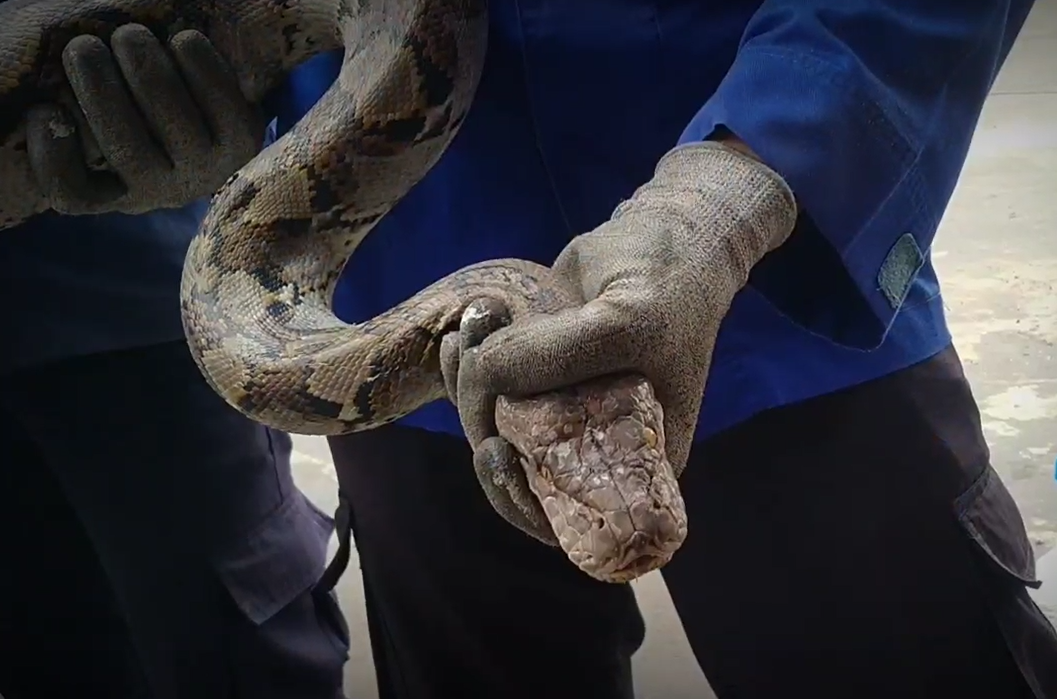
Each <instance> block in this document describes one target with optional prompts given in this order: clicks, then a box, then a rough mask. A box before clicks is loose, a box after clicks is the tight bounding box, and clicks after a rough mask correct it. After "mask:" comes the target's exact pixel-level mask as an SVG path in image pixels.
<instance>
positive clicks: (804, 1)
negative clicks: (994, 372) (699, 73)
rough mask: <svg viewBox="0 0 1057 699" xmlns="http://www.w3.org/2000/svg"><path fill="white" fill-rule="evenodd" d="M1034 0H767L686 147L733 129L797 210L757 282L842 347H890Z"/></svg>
mask: <svg viewBox="0 0 1057 699" xmlns="http://www.w3.org/2000/svg"><path fill="white" fill-rule="evenodd" d="M1032 4H1033V3H1032V1H1031V0H1004V1H1003V0H888V1H887V2H882V1H881V0H764V2H763V3H762V4H761V6H760V8H759V10H757V12H756V13H755V14H754V16H753V18H752V19H751V21H750V22H749V24H748V26H747V27H746V30H745V33H744V35H743V37H742V41H741V44H740V46H739V49H738V53H737V56H736V58H735V60H734V62H733V64H732V65H731V67H730V69H729V71H728V73H727V75H726V77H725V78H724V80H723V81H722V83H721V84H720V86H719V88H718V89H717V90H716V92H715V93H714V95H713V96H712V97H711V98H710V99H709V100H708V102H706V103H705V105H704V106H703V107H702V108H701V109H700V111H699V112H698V113H697V115H696V116H695V117H694V118H693V120H692V121H691V122H690V124H689V125H688V126H687V127H686V129H685V131H684V133H683V135H682V138H681V139H680V144H682V143H687V142H692V141H699V140H704V139H707V138H709V137H710V136H712V135H714V134H715V133H716V132H717V131H718V132H722V131H723V130H727V131H729V132H731V133H733V134H734V135H736V136H737V137H738V138H740V139H741V140H743V141H744V142H745V143H747V144H748V145H749V147H750V148H752V149H753V150H754V151H755V152H756V153H757V154H758V155H759V156H760V158H761V159H762V160H763V161H764V162H766V163H767V164H768V165H770V166H771V167H772V168H774V169H775V170H776V171H777V172H778V173H779V174H781V175H782V176H783V177H784V178H785V180H786V181H787V182H788V183H789V185H790V186H791V187H792V189H793V191H794V193H795V195H796V198H797V201H798V202H799V205H800V209H801V212H802V216H801V222H800V225H798V227H797V230H796V232H795V233H794V234H793V236H792V237H791V238H790V240H789V241H788V242H787V244H786V245H785V246H783V247H782V248H780V249H779V250H778V251H776V253H772V255H770V256H768V258H767V259H765V260H764V261H763V262H761V264H760V265H758V267H757V269H756V270H754V273H753V277H752V280H751V284H752V285H753V286H754V287H755V288H757V289H758V290H759V291H761V292H762V293H763V294H764V295H765V296H766V297H767V298H768V299H769V300H770V301H771V303H773V304H775V305H776V306H778V307H779V309H780V310H782V311H783V312H785V313H786V314H787V315H789V316H790V317H792V319H793V320H795V321H796V322H799V323H801V324H802V325H805V326H808V327H809V328H810V329H811V330H812V331H814V332H818V333H820V334H822V335H824V336H826V337H828V338H829V339H831V340H833V341H835V342H838V343H840V344H844V345H849V346H853V347H858V348H862V349H870V348H874V347H876V346H877V345H879V344H880V343H881V341H882V340H883V339H884V336H885V334H886V332H887V330H888V328H889V327H890V326H891V323H892V321H893V319H894V317H895V315H896V313H897V311H898V310H899V308H900V307H901V305H902V304H903V302H904V300H905V299H906V295H907V293H908V291H909V290H910V288H911V286H912V282H913V281H914V279H915V277H916V276H917V274H918V272H919V271H920V269H921V267H922V266H923V264H924V263H925V257H926V255H927V251H928V249H929V247H930V246H931V244H932V240H933V238H934V236H935V232H936V228H937V226H938V224H939V221H940V218H941V216H942V215H943V212H944V209H945V208H946V206H947V203H948V201H949V199H950V196H951V193H952V192H953V190H954V185H955V183H956V181H957V179H958V176H959V173H960V171H961V168H962V166H963V164H964V161H965V156H966V153H967V152H968V148H969V143H970V140H971V139H972V135H973V131H974V129H975V126H976V122H977V120H978V118H979V115H980V112H981V109H982V107H983V103H984V99H985V98H986V96H987V93H988V91H989V90H990V88H991V84H992V82H993V81H994V78H995V77H996V75H997V73H998V69H999V68H1000V66H1001V64H1002V62H1003V61H1004V59H1005V57H1006V55H1007V54H1008V52H1009V49H1010V47H1011V45H1012V43H1013V40H1014V39H1015V38H1016V36H1017V34H1018V33H1019V31H1020V28H1021V27H1022V25H1023V23H1024V20H1025V19H1026V17H1027V14H1028V12H1029V10H1030V9H1031V6H1032Z"/></svg>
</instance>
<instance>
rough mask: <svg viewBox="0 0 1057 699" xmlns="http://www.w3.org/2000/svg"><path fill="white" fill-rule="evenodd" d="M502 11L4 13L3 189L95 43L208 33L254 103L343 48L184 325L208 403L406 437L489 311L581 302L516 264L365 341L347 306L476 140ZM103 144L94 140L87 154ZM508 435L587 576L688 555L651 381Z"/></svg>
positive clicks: (196, 269) (220, 248)
mask: <svg viewBox="0 0 1057 699" xmlns="http://www.w3.org/2000/svg"><path fill="white" fill-rule="evenodd" d="M486 2H487V0H7V2H5V3H3V4H0V176H3V177H22V178H28V177H30V176H31V173H30V171H29V169H28V165H27V158H26V155H25V129H24V125H23V123H24V122H23V115H24V113H25V111H26V110H27V109H28V107H29V106H30V105H32V104H34V103H37V102H41V101H46V100H52V101H55V100H58V101H60V102H63V103H64V104H66V105H68V106H69V105H71V104H72V103H71V101H70V100H71V98H70V93H69V88H68V86H67V85H66V84H65V78H64V75H63V72H62V62H61V54H62V50H63V47H64V46H65V45H66V43H67V42H68V41H69V40H70V39H72V38H73V37H74V36H76V35H78V34H95V35H97V36H101V37H103V38H104V39H106V38H107V37H108V36H109V34H110V33H111V32H113V30H114V29H115V28H116V27H118V26H120V25H122V24H126V23H139V24H142V25H145V26H147V27H149V28H150V29H151V30H152V31H153V32H154V33H155V34H156V35H157V36H159V37H161V38H167V37H171V36H172V35H173V34H175V33H176V32H178V31H180V30H183V29H197V30H199V31H201V32H202V33H204V34H205V35H206V36H208V37H209V38H210V39H211V40H212V41H213V43H214V45H215V46H216V47H217V49H218V50H219V51H220V52H221V53H222V54H223V55H224V57H225V58H226V59H228V60H229V61H230V63H231V64H232V67H233V68H234V69H235V71H236V72H237V74H238V76H239V80H240V84H241V86H242V89H243V92H244V93H245V95H246V96H247V97H248V98H249V99H250V100H251V101H255V102H256V101H259V100H261V99H262V97H263V96H264V95H265V94H267V92H268V91H269V90H271V89H272V88H274V87H275V86H277V85H278V84H279V83H280V82H281V80H282V79H283V78H284V77H285V76H286V75H287V74H288V73H289V72H290V71H291V70H292V69H293V68H294V67H296V66H297V65H299V64H300V63H302V62H304V61H305V60H306V59H308V58H310V57H311V56H313V55H316V54H318V53H321V52H324V51H329V50H333V49H339V48H344V49H345V58H344V63H343V65H342V68H341V72H340V76H339V78H338V79H337V81H336V82H335V84H334V85H333V86H332V87H331V88H330V89H329V91H328V92H327V93H326V94H325V95H324V96H323V98H322V99H321V100H320V101H319V102H318V103H317V104H316V106H315V107H314V108H313V109H312V110H311V111H310V112H309V113H308V114H307V115H306V116H305V117H304V118H303V119H302V120H301V121H300V122H299V123H298V124H297V125H296V126H295V127H294V128H293V129H292V130H291V131H290V132H289V133H287V134H286V135H285V136H283V137H282V138H281V139H280V140H279V141H278V142H276V143H275V144H273V145H271V146H269V147H268V148H266V149H265V150H264V151H262V152H261V153H260V154H259V155H258V156H257V157H256V158H255V159H254V160H252V161H251V162H250V163H248V164H247V165H245V166H244V167H243V168H242V169H241V170H240V171H238V172H237V173H235V174H234V175H233V176H232V177H231V178H230V179H229V180H228V182H227V183H226V184H225V185H224V186H223V187H222V188H221V189H220V190H219V191H218V192H217V193H216V194H215V196H214V198H213V201H212V204H211V206H210V208H209V211H208V213H207V215H206V218H205V220H204V222H203V224H202V227H201V229H200V231H199V233H198V235H197V236H196V237H195V239H194V240H193V242H192V244H191V246H190V249H189V251H188V254H187V258H186V262H185V266H184V273H183V280H182V288H181V306H182V315H183V321H184V328H185V333H186V336H187V340H188V344H189V347H190V349H191V352H192V354H193V355H194V358H195V361H196V362H197V363H198V366H199V368H200V369H201V370H202V372H203V374H204V375H205V377H206V379H207V380H208V381H209V383H210V385H211V386H212V387H213V388H214V390H216V391H217V392H218V393H219V394H220V395H221V396H222V397H223V398H224V399H225V400H226V401H227V402H228V403H230V404H231V405H232V406H234V407H235V408H237V409H238V410H239V411H241V412H242V413H244V414H245V415H247V416H249V417H250V418H252V419H253V420H255V421H258V422H260V423H263V424H266V425H269V426H271V427H274V428H276V429H279V430H284V431H287V432H292V433H300V434H311V435H337V434H343V433H348V432H353V431H358V430H366V429H370V428H373V427H376V426H379V425H381V424H384V423H388V422H391V421H393V420H396V419H398V418H400V417H402V416H404V415H406V414H408V413H410V412H412V411H414V410H416V409H417V408H419V407H421V406H422V405H425V404H426V403H429V402H432V401H434V400H438V399H443V398H445V397H447V392H446V391H445V385H444V381H443V378H442V376H441V372H440V359H439V354H440V344H441V340H442V338H443V337H444V336H445V335H446V334H447V333H450V332H452V331H456V330H458V328H459V325H460V322H461V320H462V318H463V314H464V311H466V309H467V308H468V306H469V305H470V304H471V303H472V302H473V301H474V300H475V299H478V298H481V297H486V298H496V299H500V300H502V301H503V302H504V303H505V304H506V305H507V306H508V307H509V308H510V310H511V311H512V315H513V317H514V318H516V317H518V316H521V315H523V314H532V313H551V312H554V311H557V310H560V309H562V308H566V307H569V306H570V305H572V304H575V303H576V302H577V298H576V294H574V293H572V292H571V291H570V290H569V289H566V288H564V287H563V286H562V285H561V284H559V283H558V282H556V281H555V279H553V278H552V277H551V276H550V275H549V270H548V268H546V267H543V266H540V265H537V264H533V263H529V262H524V261H519V260H497V261H490V262H484V263H481V264H477V265H473V266H470V267H467V268H464V269H462V270H459V271H457V272H455V273H453V274H451V275H449V276H447V277H445V278H444V279H441V280H440V281H437V282H436V283H434V284H432V285H431V286H429V287H428V288H426V289H424V290H423V291H421V292H419V293H418V294H416V295H415V296H414V297H412V298H410V299H408V300H407V301H405V302H404V303H401V304H399V305H398V306H396V307H394V308H393V309H391V310H389V311H388V312H386V313H384V314H382V315H380V316H378V317H375V318H373V319H372V320H370V321H367V322H365V323H361V324H358V325H351V326H350V325H347V324H345V323H343V322H342V321H340V320H338V319H337V318H336V317H335V315H334V314H333V312H332V311H331V308H330V299H331V295H332V292H333V289H334V286H335V284H336V282H337V279H338V276H339V274H340V273H341V271H342V268H343V267H344V265H345V262H346V261H347V259H348V258H349V257H350V255H351V254H352V253H353V251H354V250H355V248H356V247H357V245H358V244H359V243H360V242H361V241H362V240H363V238H364V236H366V235H367V234H368V232H369V231H370V230H371V229H372V227H373V226H374V225H375V224H376V223H377V222H378V221H379V220H380V219H381V218H382V217H383V216H384V215H385V214H386V213H387V212H388V211H389V210H390V209H391V208H392V207H393V206H394V205H395V204H396V203H397V202H398V201H399V200H400V199H401V198H402V197H403V196H404V195H405V194H406V193H407V192H408V191H409V190H410V189H411V187H413V186H414V185H415V183H417V182H418V181H419V180H420V179H421V178H422V177H424V176H425V175H426V173H427V172H428V171H429V170H430V168H431V167H432V166H433V165H434V164H435V163H436V162H437V160H438V159H439V158H440V156H441V155H442V153H443V152H444V151H445V149H446V148H447V146H448V144H449V143H450V141H451V140H452V138H453V137H454V136H455V134H456V132H457V131H458V129H459V126H460V125H461V123H462V122H463V120H464V118H465V116H466V114H467V112H468V110H469V108H470V104H471V102H472V99H473V96H474V93H475V91H476V88H477V84H478V82H479V78H480V74H481V71H482V68H483V64H484V55H485V47H486V39H487V31H488V22H487V6H486ZM90 146H91V142H90V139H88V138H86V139H85V147H86V153H89V152H90ZM104 167H105V164H104ZM9 181H10V182H14V181H15V180H14V179H12V180H9ZM24 181H25V180H24ZM23 204H24V209H23V210H19V211H2V212H0V228H10V227H12V226H14V225H16V224H17V223H19V222H20V221H22V220H25V219H26V218H28V217H29V216H32V215H34V214H36V213H39V212H40V211H43V210H46V208H47V202H45V201H42V200H37V199H33V198H32V197H26V198H25V199H24V200H23ZM413 254H414V253H413ZM417 254H429V252H428V251H419V252H418V253H417ZM496 417H497V424H498V426H499V429H500V434H501V435H502V436H504V437H505V438H507V439H508V441H510V443H511V444H512V445H513V446H514V447H515V448H516V449H517V451H518V453H519V456H520V459H521V463H522V466H523V467H524V469H525V472H526V476H527V484H528V486H529V488H530V489H531V490H532V492H533V494H534V496H535V497H536V498H538V500H539V502H540V504H541V507H542V510H543V512H544V513H545V515H546V517H547V519H548V521H549V523H550V525H551V527H552V529H553V530H554V533H555V536H556V539H557V541H558V543H559V544H560V545H561V547H562V548H563V549H564V550H565V552H566V553H567V554H568V556H569V557H570V558H571V559H572V560H573V562H574V563H575V564H576V565H578V566H579V567H580V568H581V569H582V570H583V571H584V572H586V573H588V574H589V575H592V576H593V577H595V578H597V579H600V580H606V581H615V582H619V581H626V580H629V579H632V578H635V577H638V576H639V575H641V574H643V573H645V572H647V571H649V570H652V569H655V568H657V567H659V566H660V565H663V564H664V563H665V562H666V561H667V560H668V559H669V558H670V557H671V555H672V554H673V553H674V551H675V550H676V549H677V548H678V547H679V546H680V545H681V543H682V541H683V539H684V537H685V535H686V531H687V526H686V525H687V522H686V514H685V509H684V504H683V501H682V498H681V496H680V493H679V489H678V485H677V482H676V480H675V475H674V473H673V471H672V468H671V466H670V465H669V464H668V461H667V459H666V458H665V455H664V436H663V428H662V412H661V408H660V405H659V404H658V403H657V401H656V400H655V399H654V397H653V393H652V390H651V389H650V387H649V385H648V383H646V382H645V380H643V379H641V378H636V377H627V376H625V377H611V378H606V379H601V380H598V381H594V382H589V383H587V384H583V385H581V386H576V387H571V388H569V389H566V390H564V391H557V392H554V393H551V394H547V395H543V396H536V397H530V398H503V399H502V400H500V402H499V405H498V407H497V413H496ZM379 467H380V468H382V467H384V464H379ZM484 485H485V486H486V488H487V486H488V484H487V483H484ZM493 487H499V486H493ZM504 487H507V488H511V487H514V486H513V485H512V484H506V485H505V486H504Z"/></svg>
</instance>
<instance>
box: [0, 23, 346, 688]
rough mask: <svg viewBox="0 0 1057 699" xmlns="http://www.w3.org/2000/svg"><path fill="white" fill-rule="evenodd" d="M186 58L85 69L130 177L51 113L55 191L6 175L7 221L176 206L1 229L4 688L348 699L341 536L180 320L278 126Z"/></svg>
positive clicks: (47, 122)
mask: <svg viewBox="0 0 1057 699" xmlns="http://www.w3.org/2000/svg"><path fill="white" fill-rule="evenodd" d="M28 7H30V8H31V9H32V6H28ZM169 48H171V52H167V51H166V48H165V47H164V46H162V45H161V44H160V43H159V42H158V41H156V40H155V39H154V38H153V37H152V36H151V35H150V33H149V32H148V31H147V30H146V29H145V28H143V27H137V26H134V25H130V26H127V27H123V28H121V29H119V30H118V31H117V32H115V34H114V36H113V38H112V40H111V42H110V47H109V50H108V47H107V45H106V44H104V43H103V42H101V41H100V40H98V39H94V38H92V37H78V38H75V39H74V40H73V41H71V42H70V45H69V46H68V47H67V50H66V52H65V58H66V69H67V72H68V74H69V77H70V82H71V84H72V85H73V86H74V87H75V89H76V90H77V96H78V97H79V107H80V109H81V110H82V111H83V112H84V115H85V118H86V121H87V124H86V126H87V127H88V128H90V129H91V131H92V133H93V134H95V135H96V137H97V138H96V140H97V141H98V145H99V149H100V151H101V152H102V153H103V155H104V156H105V157H106V160H107V162H108V163H109V164H110V166H111V168H112V170H114V171H116V172H117V173H118V174H119V175H120V179H118V178H114V177H107V176H104V175H103V174H102V173H95V174H90V173H89V172H88V168H87V164H86V162H85V156H84V155H82V154H81V150H80V145H79V143H80V141H79V140H78V139H76V138H75V137H74V134H76V129H70V128H65V129H64V128H56V125H58V126H59V127H61V126H63V121H62V120H64V119H66V118H67V117H66V115H67V112H65V111H63V110H61V109H57V108H56V107H55V106H51V105H39V106H38V107H37V108H35V109H34V110H33V112H32V113H31V114H30V118H29V120H28V124H29V126H28V136H29V137H28V139H27V146H28V155H29V157H30V159H31V160H32V162H33V168H34V172H35V176H34V179H35V180H36V181H32V182H31V181H28V180H12V179H7V178H0V219H2V218H3V213H4V211H10V210H13V209H17V204H18V202H15V203H12V197H15V198H24V199H28V198H29V197H31V196H41V195H43V196H46V197H47V199H48V201H50V202H51V203H52V204H53V205H54V206H55V207H56V208H59V209H61V210H63V211H64V212H65V213H67V214H90V213H92V212H93V211H99V210H107V209H112V208H118V207H120V210H140V211H150V210H155V211H153V213H146V214H143V215H138V216H131V215H122V214H108V215H82V216H74V215H58V214H55V213H49V214H44V215H40V216H36V217H34V218H31V219H29V220H28V221H26V222H25V223H24V224H22V225H18V226H16V227H14V228H11V229H8V230H3V231H0V293H2V295H3V296H4V298H6V299H8V303H5V304H4V314H3V324H4V330H3V331H2V333H0V335H2V337H3V341H2V342H0V561H2V565H0V568H2V571H0V695H3V696H4V697H6V699H39V698H42V697H43V698H50V697H75V696H77V697H107V698H110V699H142V698H146V697H150V698H152V699H191V698H194V699H221V698H223V699H230V698H232V697H253V698H254V699H260V698H267V697H275V698H276V699H280V698H282V699H285V698H287V697H300V698H303V699H339V697H342V696H343V693H342V686H341V685H342V668H343V665H344V662H345V660H346V658H347V650H348V641H349V639H348V633H347V629H346V628H345V626H344V620H343V619H342V617H341V614H340V611H339V610H338V608H337V605H336V602H335V601H334V599H333V597H332V596H331V595H328V594H326V593H325V592H323V591H318V590H315V589H314V587H315V585H316V582H317V580H318V578H319V576H320V574H321V573H322V571H323V569H324V565H325V562H326V560H325V557H326V544H327V541H328V539H329V536H330V534H331V531H332V521H331V520H330V518H329V517H326V516H325V515H323V514H322V513H320V512H319V511H318V510H316V509H315V508H314V507H313V506H312V505H311V504H310V503H309V502H308V500H307V499H306V498H304V497H303V496H302V494H301V493H300V491H298V490H297V488H296V487H295V486H294V484H293V482H292V477H291V469H290V454H291V443H290V439H289V437H288V436H287V435H284V434H281V433H277V432H273V431H271V430H268V429H265V428H263V427H261V426H259V425H256V424H254V423H253V422H251V421H249V420H247V419H246V418H244V417H242V416H241V415H239V414H238V413H237V412H236V411H235V410H233V409H231V408H229V407H228V406H227V405H226V404H224V402H223V401H222V400H221V399H220V398H219V397H218V396H216V394H215V393H214V392H213V391H212V390H211V389H210V388H209V387H208V386H207V384H206V382H205V380H204V379H203V377H202V376H201V374H200V373H199V371H198V369H197V368H196V366H195V364H194V361H193V360H192V358H191V355H190V353H189V352H188V350H187V346H186V342H185V341H184V337H183V330H182V327H181V321H180V312H179V299H178V294H179V286H180V274H181V268H182V265H183V259H184V253H185V251H186V249H187V246H188V244H189V242H190V240H191V237H192V236H193V235H194V233H195V231H196V230H197V227H198V224H199V222H200V220H201V218H202V215H203V213H204V211H205V208H206V202H205V201H202V200H198V201H195V202H194V203H191V204H189V205H187V202H191V201H192V200H196V199H199V198H200V197H202V196H203V195H206V194H208V193H210V191H211V190H212V189H213V188H215V187H216V186H217V185H218V184H219V183H220V182H223V180H224V178H226V177H227V176H228V175H230V174H231V173H232V172H233V171H234V170H235V168H237V167H238V166H239V165H241V164H243V163H245V162H246V161H248V160H249V159H250V158H251V157H252V156H253V155H254V154H255V153H256V152H257V151H258V150H259V148H260V144H261V136H262V135H263V134H264V119H263V118H261V117H260V116H259V115H257V110H256V109H252V108H251V107H250V106H249V105H248V104H246V102H245V100H244V99H243V98H242V95H241V93H240V92H239V90H238V87H237V84H236V83H235V82H234V81H233V80H232V79H231V77H230V70H228V69H227V68H225V66H224V65H223V63H222V62H221V61H220V60H219V58H218V57H217V55H216V53H215V51H214V50H213V49H212V47H211V46H210V44H209V43H208V41H204V37H202V36H201V35H199V34H195V33H193V32H192V33H181V34H178V35H177V36H176V37H175V38H174V39H173V41H172V42H171V46H170V47H169ZM111 53H112V54H113V55H111ZM168 55H171V56H172V59H174V61H175V65H177V66H178V68H176V67H174V62H173V61H171V60H170V59H169V57H168ZM125 83H127V84H128V88H127V89H126V87H125ZM185 83H186V86H187V87H186V89H185V88H184V84H185ZM141 115H142V116H141ZM0 121H2V119H0ZM67 126H72V124H67ZM55 136H57V137H55ZM6 160H7V162H6V163H0V171H2V170H3V168H4V166H5V165H6V166H10V165H11V163H12V162H13V160H12V159H11V158H10V157H8V158H6ZM176 205H182V206H179V207H178V208H164V207H169V206H173V207H176Z"/></svg>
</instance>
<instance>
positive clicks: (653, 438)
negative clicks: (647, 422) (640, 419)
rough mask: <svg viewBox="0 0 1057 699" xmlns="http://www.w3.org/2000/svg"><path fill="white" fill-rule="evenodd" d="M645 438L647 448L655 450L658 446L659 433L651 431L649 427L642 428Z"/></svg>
mask: <svg viewBox="0 0 1057 699" xmlns="http://www.w3.org/2000/svg"><path fill="white" fill-rule="evenodd" d="M642 435H643V438H644V439H645V440H646V446H647V447H649V448H650V449H653V448H654V447H656V446H657V441H658V440H657V433H656V432H655V431H654V430H651V429H650V428H649V427H643V428H642Z"/></svg>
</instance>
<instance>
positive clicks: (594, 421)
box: [496, 376, 687, 583]
mask: <svg viewBox="0 0 1057 699" xmlns="http://www.w3.org/2000/svg"><path fill="white" fill-rule="evenodd" d="M496 417H497V425H498V426H499V431H500V434H501V435H502V436H503V437H504V438H505V439H507V440H508V441H510V442H511V443H512V444H513V446H514V447H515V449H517V450H518V451H519V452H520V453H521V455H522V466H523V468H524V469H525V474H526V476H527V480H528V485H529V488H530V489H531V490H532V492H533V493H534V494H535V495H536V497H537V499H538V500H539V502H540V505H541V506H542V508H543V512H544V514H545V515H546V517H547V520H548V521H549V522H550V524H551V527H552V529H553V530H554V533H555V535H556V536H557V538H558V543H559V545H560V546H561V548H562V550H564V551H565V553H566V555H567V556H568V557H569V559H570V560H571V561H572V562H573V563H574V564H575V565H576V566H577V567H578V568H580V570H582V571H583V572H585V573H587V574H588V575H590V576H591V577H593V578H595V579H597V580H601V581H603V582H615V583H621V582H628V581H630V580H634V579H635V578H638V577H640V576H642V575H645V574H646V573H648V572H650V571H652V570H656V569H657V568H660V567H661V566H663V565H664V564H666V563H667V562H668V561H669V560H671V557H672V556H673V555H674V553H675V552H676V551H677V550H678V549H679V547H680V546H681V545H682V543H683V540H684V539H685V538H686V532H687V517H686V508H685V504H684V502H683V499H682V495H681V494H680V492H679V486H678V482H677V481H676V478H675V472H674V470H673V469H672V467H671V464H670V463H669V462H668V459H667V458H666V456H665V453H664V436H663V434H664V433H663V413H662V411H661V408H660V404H659V403H657V401H656V399H655V398H654V395H653V390H652V388H651V387H650V385H649V383H648V382H647V381H646V380H645V379H643V378H641V377H635V376H628V377H619V378H613V377H609V378H606V379H600V380H597V381H594V382H589V383H586V384H581V385H579V386H576V387H574V388H571V389H566V390H564V391H559V392H553V393H548V394H546V395H544V396H539V397H535V398H528V399H509V398H501V399H500V400H499V401H498V403H497V409H496Z"/></svg>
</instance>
